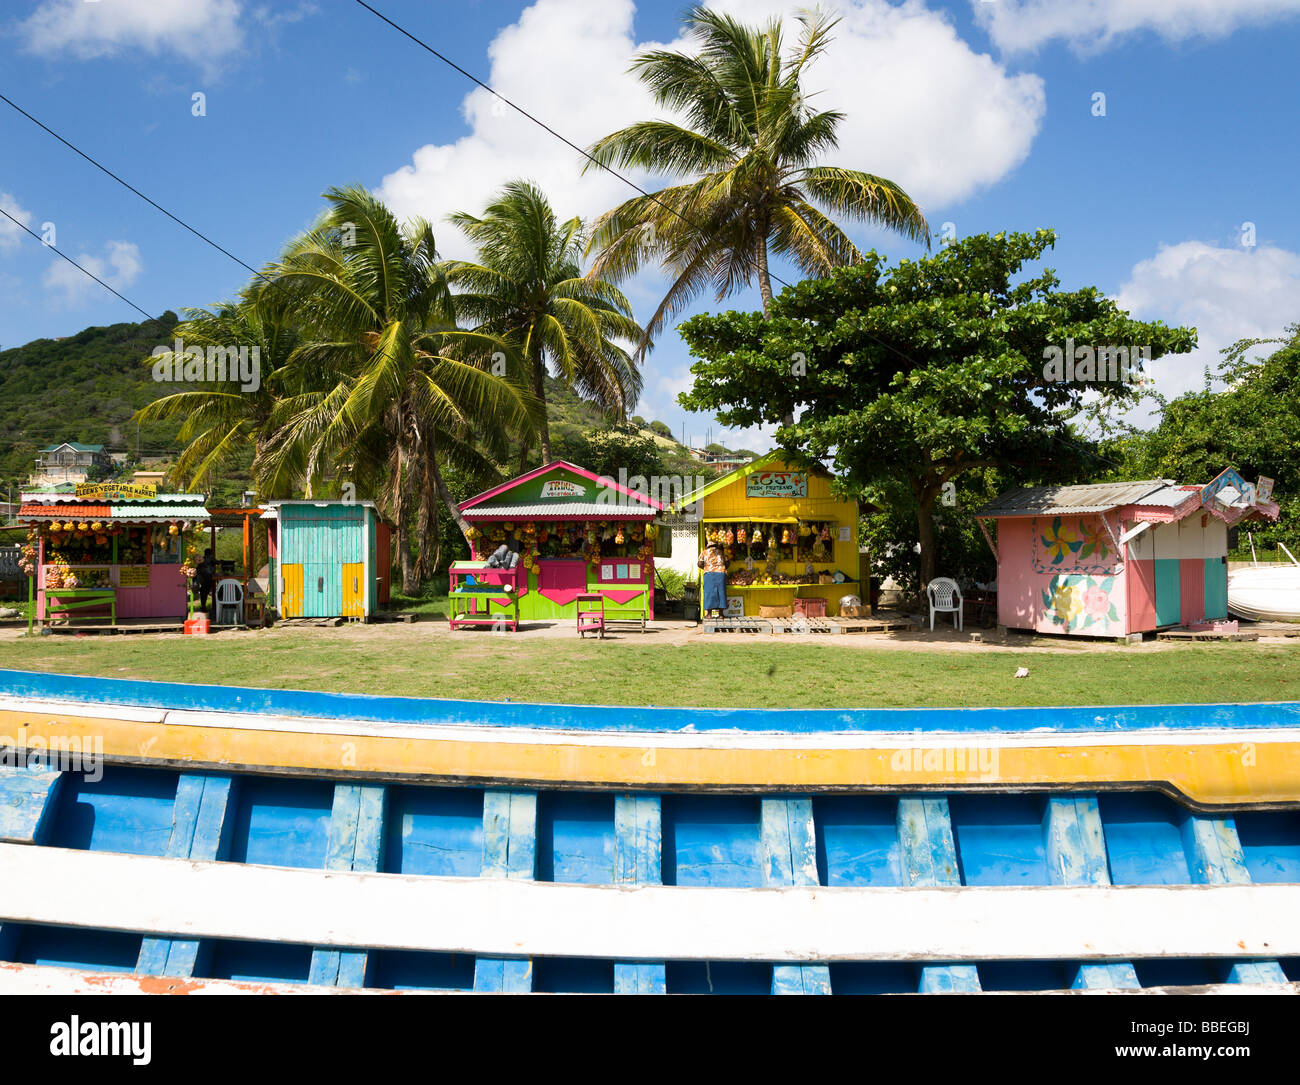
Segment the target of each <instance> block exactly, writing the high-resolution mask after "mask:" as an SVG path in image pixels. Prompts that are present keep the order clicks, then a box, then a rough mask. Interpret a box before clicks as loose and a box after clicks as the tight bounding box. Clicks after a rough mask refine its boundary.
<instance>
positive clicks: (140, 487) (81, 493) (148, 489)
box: [77, 482, 158, 501]
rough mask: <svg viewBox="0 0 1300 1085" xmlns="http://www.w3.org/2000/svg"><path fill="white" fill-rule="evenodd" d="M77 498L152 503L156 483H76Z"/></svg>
mask: <svg viewBox="0 0 1300 1085" xmlns="http://www.w3.org/2000/svg"><path fill="white" fill-rule="evenodd" d="M77 496H78V497H88V498H91V499H93V500H96V501H152V500H153V499H154V498H156V497H157V496H158V484H157V483H156V482H78V483H77Z"/></svg>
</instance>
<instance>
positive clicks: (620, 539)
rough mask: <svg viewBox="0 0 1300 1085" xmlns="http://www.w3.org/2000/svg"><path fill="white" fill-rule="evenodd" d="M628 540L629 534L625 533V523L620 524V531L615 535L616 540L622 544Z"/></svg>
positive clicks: (618, 543)
mask: <svg viewBox="0 0 1300 1085" xmlns="http://www.w3.org/2000/svg"><path fill="white" fill-rule="evenodd" d="M626 541H627V536H626V535H624V534H623V525H622V524H619V525H618V533H617V534H616V535H615V536H614V542H615V543H616V544H617V545H619V546H622V545H623V544H624V543H625V542H626Z"/></svg>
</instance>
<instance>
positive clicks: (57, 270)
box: [42, 241, 144, 306]
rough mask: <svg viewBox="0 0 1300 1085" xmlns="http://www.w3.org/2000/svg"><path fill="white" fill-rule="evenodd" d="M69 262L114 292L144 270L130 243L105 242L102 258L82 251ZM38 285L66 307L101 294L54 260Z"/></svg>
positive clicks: (94, 285) (69, 267) (84, 278)
mask: <svg viewBox="0 0 1300 1085" xmlns="http://www.w3.org/2000/svg"><path fill="white" fill-rule="evenodd" d="M73 259H74V260H76V261H77V263H78V264H80V265H81V266H82V267H83V268H85V269H86V270H87V271H89V272H90V273H91V274H93V275H96V276H98V277H99V278H101V279H103V280H104V282H106V283H108V285H109V286H111V287H113V289H115V290H125V289H126V288H127V287H128V286H130V285H131V284H132V283H133V282H135V281H136V279H138V278H139V277H140V272H141V271H143V270H144V263H143V262H142V261H141V259H140V249H139V246H137V245H136V244H135V243H134V242H131V241H109V242H106V243H105V245H104V255H103V256H94V255H92V254H90V253H85V252H83V253H79V254H77V255H76V256H74V257H73ZM42 282H44V284H45V286H46V288H47V289H49V290H51V291H54V292H55V293H57V294H59V295H61V297H60V299H59V300H60V301H62V302H63V303H64V304H66V305H70V306H75V305H80V304H81V303H83V302H84V301H86V300H88V299H90V298H94V297H96V296H98V295H103V293H104V291H103V287H101V286H99V285H98V284H97V283H96V282H95V281H94V280H93V279H91V278H90V277H89V276H87V275H83V274H82V273H81V272H80V271H78V270H77V269H76V268H75V267H73V266H72V265H71V264H69V263H68V262H67V261H66V260H60V259H58V258H57V257H56V258H55V259H54V261H53V262H52V263H51V264H50V267H49V269H48V270H47V271H46V272H45V275H44V277H43V279H42Z"/></svg>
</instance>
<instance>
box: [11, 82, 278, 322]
mask: <svg viewBox="0 0 1300 1085" xmlns="http://www.w3.org/2000/svg"><path fill="white" fill-rule="evenodd" d="M0 102H4V103H5V105H7V106H9V107H10V108H12V109H14V110H16V111H17V112H19V113H21V114H22V115H23V116H24V117H26V118H27V119H28V120H29V121H31V122H32V124H34V125H36V127H37V128H40V129H42V130H43V131H45V132H48V133H49V134H50V135H52V136H53V137H54V138H55V139H57V140H58V141H59V142H60V143H62V144H63V145H64V146H65V147H67V148H68V150H70V151H73V152H75V153H76V154H79V155H80V156H81V157H82V158H84V159H85V160H86V161H87V162H89V163H90V164H91V165H92V166H94V167H95V168H96V169H98V170H101V171H103V172H104V173H106V174H108V176H110V177H111V178H113V180H114V181H116V182H117V183H118V184H119V185H122V186H123V187H124V188H127V189H129V190H130V191H132V192H134V193H135V194H136V195H137V196H139V197H140V199H142V200H144V202H145V203H147V204H148V205H149V206H150V207H153V208H156V209H157V210H159V211H161V212H162V213H163V214H164V215H166V216H167V217H168V218H169V219H171V220H172V221H173V222H174V223H176V224H177V225H178V226H183V227H184V228H185V229H187V230H189V232H190V233H192V234H193V235H194V236H195V237H197V238H199V239H200V240H201V241H205V242H207V243H208V244H209V245H211V246H212V247H213V248H214V249H216V250H217V251H218V252H220V253H222V254H224V255H226V256H229V257H230V259H232V260H233V261H235V263H237V264H238V265H239V266H240V267H242V268H244V269H245V270H247V271H251V272H252V273H253V274H254V275H256V276H257V277H258V278H261V279H266V281H267V282H271V281H272V280H270V279H268V278H267V276H265V275H263V274H262V273H261V272H260V271H258V270H257V269H256V268H255V267H252V266H250V265H249V264H246V263H244V261H243V260H241V259H240V258H239V257H238V256H236V255H235V254H234V253H233V252H230V251H229V250H228V249H224V248H222V247H221V246H220V245H218V244H217V243H216V242H215V241H213V240H212V238H210V237H208V235H207V234H205V233H203V232H201V231H199V230H196V229H195V228H194V227H193V226H191V225H190V224H189V223H188V222H186V221H185V220H184V219H182V218H180V217H178V216H177V215H173V214H172V213H171V212H170V211H168V210H167V208H165V207H163V205H162V204H160V203H158V202H157V201H156V200H152V199H150V198H149V197H148V196H146V195H145V194H144V193H143V192H141V191H140V190H139V189H138V188H136V187H135V185H133V184H131V183H130V182H129V181H124V180H123V179H122V178H121V177H119V176H118V175H117V174H116V173H114V172H113V171H112V170H111V169H109V168H108V167H107V166H105V165H103V164H102V163H100V162H98V161H96V160H95V159H94V158H92V157H91V156H90V155H88V154H87V153H86V152H85V151H83V150H82V149H81V148H80V147H77V146H76V145H75V144H72V143H70V142H68V140H66V139H64V138H63V137H62V136H61V135H59V133H58V132H56V131H54V129H53V128H51V127H49V125H47V124H42V123H41V122H40V121H39V120H37V119H36V118H35V117H33V116H32V115H31V114H30V113H28V112H27V110H25V109H23V108H22V107H21V106H20V105H18V104H17V103H15V102H14V101H12V100H11V99H9V98H7V97H5V95H4V94H0ZM28 232H29V233H30V232H31V231H28ZM38 240H39V239H38ZM60 255H62V254H60ZM83 270H84V269H83ZM110 289H112V288H111V287H110ZM118 296H119V297H121V295H120V294H119V295H118ZM123 300H124V301H125V300H126V299H123Z"/></svg>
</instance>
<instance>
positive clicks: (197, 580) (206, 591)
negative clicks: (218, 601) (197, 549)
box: [194, 549, 217, 611]
mask: <svg viewBox="0 0 1300 1085" xmlns="http://www.w3.org/2000/svg"><path fill="white" fill-rule="evenodd" d="M216 582H217V559H216V558H215V557H213V554H212V550H211V549H208V550H204V551H203V560H202V561H200V562H199V563H198V565H196V566H195V567H194V590H195V591H196V592H198V594H199V607H200V609H202V610H204V611H207V609H208V599H209V597H210V596H211V595H212V589H213V586H214V585H215V584H216Z"/></svg>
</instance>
